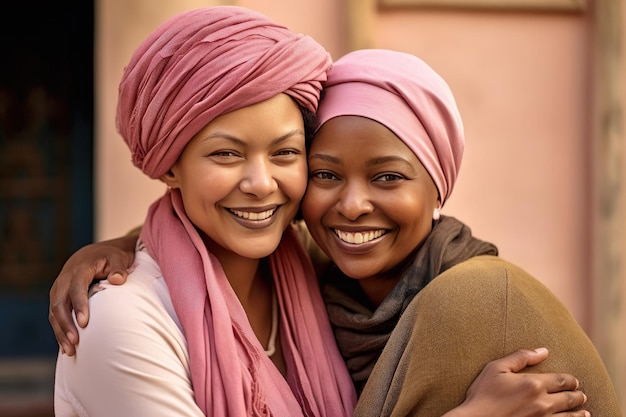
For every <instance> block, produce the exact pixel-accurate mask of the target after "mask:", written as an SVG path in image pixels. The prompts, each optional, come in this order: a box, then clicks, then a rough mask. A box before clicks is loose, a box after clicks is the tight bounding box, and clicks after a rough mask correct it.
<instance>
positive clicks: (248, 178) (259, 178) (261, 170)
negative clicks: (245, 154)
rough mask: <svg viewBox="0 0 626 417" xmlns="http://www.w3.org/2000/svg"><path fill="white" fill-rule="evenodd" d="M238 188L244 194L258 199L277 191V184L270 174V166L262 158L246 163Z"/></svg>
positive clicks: (271, 173) (272, 174)
mask: <svg viewBox="0 0 626 417" xmlns="http://www.w3.org/2000/svg"><path fill="white" fill-rule="evenodd" d="M239 188H240V189H241V191H243V192H244V193H246V194H252V195H255V196H256V197H258V198H263V197H266V196H268V195H270V194H271V193H273V192H275V191H276V190H278V183H277V182H276V179H275V178H274V173H273V172H272V164H271V163H270V162H269V161H267V160H265V159H263V158H255V159H253V160H249V161H247V162H246V165H245V167H244V175H243V178H242V180H241V182H240V183H239Z"/></svg>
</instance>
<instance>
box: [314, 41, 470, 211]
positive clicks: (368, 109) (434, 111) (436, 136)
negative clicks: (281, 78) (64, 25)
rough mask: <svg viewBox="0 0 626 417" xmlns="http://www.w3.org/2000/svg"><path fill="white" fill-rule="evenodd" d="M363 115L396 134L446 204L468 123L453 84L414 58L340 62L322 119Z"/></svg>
mask: <svg viewBox="0 0 626 417" xmlns="http://www.w3.org/2000/svg"><path fill="white" fill-rule="evenodd" d="M346 115H351V116H363V117H367V118H369V119H372V120H375V121H377V122H379V123H381V124H383V125H385V126H386V127H387V128H388V129H390V130H391V131H393V132H394V133H395V134H396V136H398V137H399V138H400V139H401V140H402V141H403V142H404V143H405V144H406V145H407V146H408V147H409V148H411V150H412V151H413V152H414V153H415V155H416V156H417V158H418V159H419V160H420V162H421V163H422V165H424V167H425V168H426V170H427V171H428V173H429V174H430V176H431V178H432V179H433V182H434V183H435V186H436V187H437V190H438V191H439V198H440V199H441V204H442V205H443V204H444V202H445V201H446V199H447V198H448V197H449V196H450V193H451V191H452V188H453V186H454V183H455V181H456V177H457V174H458V172H459V168H460V165H461V159H462V156H463V148H464V144H465V137H464V133H463V122H462V121H461V116H460V114H459V110H458V108H457V106H456V102H455V100H454V97H453V95H452V92H451V91H450V88H449V87H448V84H447V83H446V82H445V81H444V80H443V78H441V77H440V76H439V75H438V74H437V73H436V72H435V71H434V70H433V69H432V68H430V67H429V66H428V65H427V64H426V63H424V62H423V61H422V60H421V59H419V58H417V57H416V56H414V55H410V54H407V53H403V52H397V51H390V50H382V49H366V50H359V51H355V52H351V53H349V54H347V55H345V56H343V57H342V58H340V59H339V60H337V61H336V62H335V63H334V65H333V68H332V69H331V70H330V71H329V73H328V81H327V83H326V84H325V87H324V97H323V100H322V102H321V104H320V108H319V112H318V116H319V118H320V125H321V124H323V123H325V122H327V121H328V120H330V119H332V118H333V117H337V116H346Z"/></svg>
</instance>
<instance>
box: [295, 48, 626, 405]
mask: <svg viewBox="0 0 626 417" xmlns="http://www.w3.org/2000/svg"><path fill="white" fill-rule="evenodd" d="M318 116H319V119H320V124H321V128H320V129H319V130H318V131H317V133H316V135H315V139H314V140H313V141H312V145H311V148H310V150H309V157H308V159H309V178H310V179H309V185H308V188H307V192H306V195H305V198H304V200H303V202H302V214H303V217H304V220H305V221H306V223H307V225H308V228H309V231H310V233H311V235H312V237H313V239H314V240H315V242H317V244H318V245H319V246H320V248H321V249H322V250H323V251H324V252H325V253H326V254H328V256H329V257H330V258H331V259H332V262H333V265H332V267H330V268H329V269H328V270H326V271H325V273H324V274H322V277H323V282H324V298H325V301H326V304H327V310H328V313H329V316H330V319H331V321H332V323H333V328H334V329H335V336H336V339H337V342H338V344H339V348H340V350H341V352H342V354H343V356H344V359H345V360H346V362H347V364H348V368H349V370H350V373H351V375H352V377H353V380H354V381H355V384H356V386H357V389H358V391H359V394H360V397H359V402H358V404H357V408H356V411H355V416H359V417H362V416H371V417H374V416H407V415H411V416H440V415H442V414H443V413H444V412H446V411H447V410H450V409H452V408H453V407H455V406H456V405H457V404H460V403H462V402H463V401H464V399H465V398H466V395H467V399H468V400H470V399H471V398H472V396H473V395H474V394H476V393H477V392H478V391H477V390H476V389H475V388H476V387H473V388H472V389H470V391H467V389H468V387H469V386H470V384H471V383H472V381H473V380H474V378H475V377H476V375H477V374H478V373H479V372H480V371H481V369H482V368H483V366H484V364H485V363H487V362H489V361H492V360H494V359H497V358H500V357H502V356H503V355H506V354H509V353H511V352H514V351H516V350H518V349H520V348H530V347H537V346H542V347H546V348H548V350H549V352H550V356H549V358H548V359H547V360H545V361H543V362H542V363H541V364H539V365H538V366H536V367H535V368H534V369H533V372H535V371H539V372H555V371H558V372H567V373H570V374H572V375H575V376H576V377H577V378H578V380H579V381H581V385H582V390H583V391H584V393H585V394H586V395H587V397H588V401H587V402H586V403H585V405H584V407H585V409H586V410H587V411H590V412H591V415H592V416H620V415H621V413H620V410H619V404H618V402H617V397H616V394H615V390H614V388H613V386H612V384H611V380H610V378H609V374H608V372H607V370H606V368H605V366H604V364H603V363H602V360H601V359H600V356H599V355H598V352H597V351H596V349H595V347H594V346H593V344H592V343H591V341H590V340H589V338H588V337H587V336H586V334H585V332H584V331H583V330H582V329H581V328H580V326H579V325H578V324H577V322H576V320H575V319H574V318H573V316H572V315H571V314H570V313H569V312H568V310H567V309H566V308H565V306H564V305H563V304H562V303H561V302H560V301H559V300H558V299H557V297H556V296H555V295H554V294H553V293H551V292H550V291H549V290H548V289H547V288H546V287H545V286H543V285H542V284H541V283H540V282H539V281H538V280H536V279H534V278H533V277H532V276H530V275H529V274H528V273H527V272H525V271H524V270H522V269H521V268H519V267H517V266H515V265H513V264H511V263H509V262H507V261H506V260H504V259H502V258H500V257H498V251H497V248H496V246H494V245H493V244H491V243H488V242H485V241H482V240H479V239H477V238H476V237H474V236H472V233H471V230H470V228H469V227H468V226H466V225H465V224H463V223H462V222H460V221H459V220H457V219H455V218H454V217H450V216H444V215H442V214H441V213H440V211H441V208H442V206H443V205H444V203H445V202H446V200H447V199H448V198H449V196H450V193H451V192H452V189H453V188H454V184H455V181H456V178H457V175H458V172H459V167H460V164H461V159H462V154H463V148H464V142H465V139H464V133H463V124H462V121H461V117H460V115H459V111H458V109H457V106H456V103H455V100H454V97H453V95H452V93H451V91H450V89H449V87H448V85H447V84H446V82H445V81H444V80H443V79H442V78H441V77H440V76H439V75H438V74H437V73H436V72H435V71H433V70H432V69H431V68H430V67H429V66H428V65H427V64H426V63H424V62H423V61H422V60H420V59H419V58H417V57H415V56H413V55H410V54H406V53H402V52H396V51H388V50H361V51H355V52H352V53H349V54H347V55H346V56H344V57H342V58H340V59H339V60H337V61H335V63H334V64H333V67H332V69H331V70H330V71H329V73H328V82H327V83H326V85H325V87H324V93H323V99H322V101H321V103H320V109H319V111H318ZM494 394H495V392H494ZM520 397H521V394H520ZM563 399H564V400H566V399H567V395H565V396H564V397H563ZM522 403H523V401H522ZM467 406H468V408H467V409H466V410H472V408H471V405H470V404H469V402H468V403H467ZM481 407H483V408H482V410H479V411H478V414H481V413H482V415H485V416H489V415H499V413H500V412H501V409H498V408H491V407H490V406H489V405H488V404H482V405H481ZM522 411H523V410H522ZM466 412H468V414H467V415H470V414H471V411H466ZM554 412H555V410H550V409H549V408H548V409H546V410H544V413H545V415H552V414H553V413H554ZM582 413H583V411H580V410H579V411H578V413H577V414H576V415H583V414H582ZM524 415H525V414H524ZM568 415H574V414H568Z"/></svg>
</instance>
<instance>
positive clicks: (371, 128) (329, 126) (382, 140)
mask: <svg viewBox="0 0 626 417" xmlns="http://www.w3.org/2000/svg"><path fill="white" fill-rule="evenodd" d="M363 149H367V150H368V153H372V152H374V153H376V154H400V155H407V153H409V154H411V155H413V156H415V155H414V154H413V152H412V151H411V150H410V148H409V147H408V146H407V145H406V144H405V143H404V142H403V141H402V140H401V139H400V138H399V137H398V136H396V135H395V134H394V133H393V132H392V131H391V130H390V129H389V128H387V127H386V126H385V125H383V124H381V123H379V122H377V121H375V120H372V119H369V118H366V117H362V116H338V117H335V118H332V119H330V120H328V121H327V122H326V123H324V125H323V126H322V127H321V128H320V129H319V130H318V132H317V133H316V135H315V137H314V139H313V142H312V146H311V152H316V151H320V150H324V152H333V151H339V150H342V151H348V152H350V151H354V152H357V151H362V150H363ZM361 153H362V152H361Z"/></svg>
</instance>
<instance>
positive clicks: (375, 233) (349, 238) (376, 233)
mask: <svg viewBox="0 0 626 417" xmlns="http://www.w3.org/2000/svg"><path fill="white" fill-rule="evenodd" d="M335 234H336V235H337V237H338V238H339V239H341V240H343V241H344V242H348V243H354V244H361V243H367V242H370V241H372V240H374V239H377V238H379V237H381V236H382V235H384V234H385V231H384V230H371V231H369V232H344V231H342V230H337V229H335Z"/></svg>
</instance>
